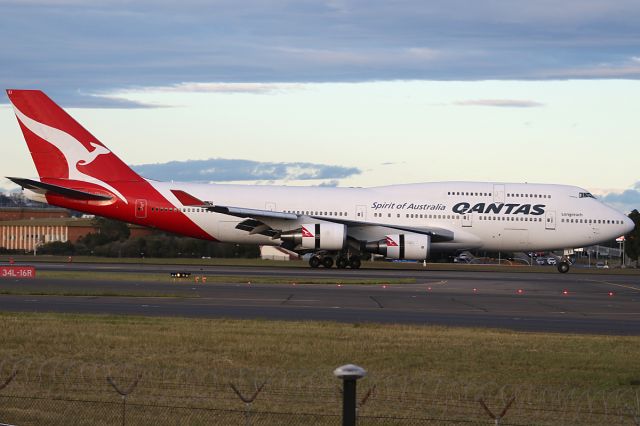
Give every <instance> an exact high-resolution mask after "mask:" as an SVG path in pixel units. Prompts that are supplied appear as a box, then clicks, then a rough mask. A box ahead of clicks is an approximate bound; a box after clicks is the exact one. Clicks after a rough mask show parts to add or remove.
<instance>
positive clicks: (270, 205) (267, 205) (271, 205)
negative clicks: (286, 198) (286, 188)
mask: <svg viewBox="0 0 640 426" xmlns="http://www.w3.org/2000/svg"><path fill="white" fill-rule="evenodd" d="M264 209H265V210H269V211H270V212H274V211H276V203H273V202H271V201H267V202H266V203H265V204H264Z"/></svg>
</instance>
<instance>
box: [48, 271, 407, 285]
mask: <svg viewBox="0 0 640 426" xmlns="http://www.w3.org/2000/svg"><path fill="white" fill-rule="evenodd" d="M37 276H38V277H39V278H50V279H61V280H73V281H76V280H87V279H90V280H92V281H135V282H157V283H170V282H175V283H181V282H194V281H195V277H196V276H198V277H202V276H206V277H207V281H206V283H207V284H215V283H232V284H233V283H247V282H251V283H254V284H292V283H296V284H361V285H377V284H413V283H415V282H416V280H415V279H414V278H390V279H382V278H345V279H343V278H333V277H327V278H311V277H285V276H280V277H279V276H253V275H246V276H242V275H211V276H207V275H206V274H205V273H194V274H192V275H191V277H190V278H171V277H170V275H169V274H168V273H165V274H145V273H136V272H102V271H99V272H87V271H41V272H38V273H37Z"/></svg>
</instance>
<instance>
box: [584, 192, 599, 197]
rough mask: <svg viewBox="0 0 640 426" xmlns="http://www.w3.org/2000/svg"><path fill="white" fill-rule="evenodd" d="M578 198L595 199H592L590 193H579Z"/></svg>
mask: <svg viewBox="0 0 640 426" xmlns="http://www.w3.org/2000/svg"><path fill="white" fill-rule="evenodd" d="M580 198H596V197H594V196H593V194H591V193H590V192H581V193H580Z"/></svg>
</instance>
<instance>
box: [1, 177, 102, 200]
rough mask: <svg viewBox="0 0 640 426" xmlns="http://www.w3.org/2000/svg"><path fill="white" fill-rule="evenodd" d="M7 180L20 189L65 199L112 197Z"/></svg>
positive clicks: (29, 180) (22, 180) (24, 181)
mask: <svg viewBox="0 0 640 426" xmlns="http://www.w3.org/2000/svg"><path fill="white" fill-rule="evenodd" d="M7 179H9V180H11V181H12V182H14V183H16V184H18V185H20V186H21V187H22V188H25V189H30V190H31V191H34V192H38V193H47V194H57V195H61V196H63V197H66V198H73V199H75V200H93V201H107V200H111V199H112V198H113V197H110V196H108V195H101V194H93V193H91V192H86V191H80V190H78V189H71V188H66V187H64V186H60V185H54V184H52V183H44V182H40V181H37V180H33V179H24V178H16V177H8V176H7Z"/></svg>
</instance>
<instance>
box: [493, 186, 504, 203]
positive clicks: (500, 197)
mask: <svg viewBox="0 0 640 426" xmlns="http://www.w3.org/2000/svg"><path fill="white" fill-rule="evenodd" d="M493 202H494V203H504V185H493Z"/></svg>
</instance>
